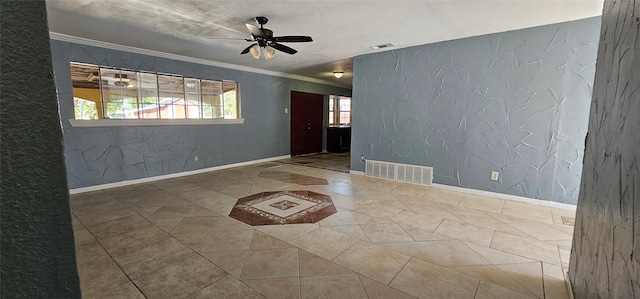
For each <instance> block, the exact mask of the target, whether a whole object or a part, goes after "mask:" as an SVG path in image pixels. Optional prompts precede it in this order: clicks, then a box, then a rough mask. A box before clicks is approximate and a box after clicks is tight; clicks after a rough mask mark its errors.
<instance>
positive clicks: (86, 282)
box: [78, 260, 129, 298]
mask: <svg viewBox="0 0 640 299" xmlns="http://www.w3.org/2000/svg"><path fill="white" fill-rule="evenodd" d="M78 275H79V276H80V288H81V290H82V295H83V296H85V297H87V298H90V297H94V298H95V297H99V296H100V295H101V294H102V293H103V291H104V290H107V289H112V288H115V287H118V286H120V285H122V284H125V283H127V282H129V279H128V278H127V276H126V275H125V274H124V272H122V270H120V267H118V265H117V264H116V263H115V262H114V261H113V260H108V261H106V262H103V263H94V264H91V265H89V266H86V267H82V268H78Z"/></svg>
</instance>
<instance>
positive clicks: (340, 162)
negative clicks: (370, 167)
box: [278, 153, 351, 173]
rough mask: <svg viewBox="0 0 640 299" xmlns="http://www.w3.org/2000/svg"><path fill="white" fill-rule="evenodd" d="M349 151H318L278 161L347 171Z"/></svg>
mask: <svg viewBox="0 0 640 299" xmlns="http://www.w3.org/2000/svg"><path fill="white" fill-rule="evenodd" d="M349 159H350V153H320V154H312V155H304V156H296V157H291V158H289V159H283V160H280V161H278V162H280V163H287V164H294V165H300V166H307V167H314V168H321V169H328V170H335V171H339V172H344V173H349V168H350V166H349V164H350V163H351V161H350V160H349Z"/></svg>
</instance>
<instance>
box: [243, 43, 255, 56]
mask: <svg viewBox="0 0 640 299" xmlns="http://www.w3.org/2000/svg"><path fill="white" fill-rule="evenodd" d="M255 45H257V43H255V44H253V45H251V46H248V47H247V48H245V49H244V50H242V52H240V54H241V55H242V54H247V53H249V50H251V47H253V46H255Z"/></svg>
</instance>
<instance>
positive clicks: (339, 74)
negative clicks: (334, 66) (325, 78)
mask: <svg viewBox="0 0 640 299" xmlns="http://www.w3.org/2000/svg"><path fill="white" fill-rule="evenodd" d="M333 76H334V77H336V78H338V79H340V78H342V76H344V72H333Z"/></svg>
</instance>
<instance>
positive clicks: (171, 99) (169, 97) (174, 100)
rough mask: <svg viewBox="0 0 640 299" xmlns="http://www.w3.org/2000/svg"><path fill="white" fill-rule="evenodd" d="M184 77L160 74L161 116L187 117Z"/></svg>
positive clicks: (171, 117)
mask: <svg viewBox="0 0 640 299" xmlns="http://www.w3.org/2000/svg"><path fill="white" fill-rule="evenodd" d="M183 82H184V81H183V79H182V77H177V76H168V75H158V94H159V97H158V101H159V105H160V118H166V119H176V118H177V119H180V118H183V119H184V118H186V112H185V101H184V97H185V96H184V86H183V85H184V83H183Z"/></svg>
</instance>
